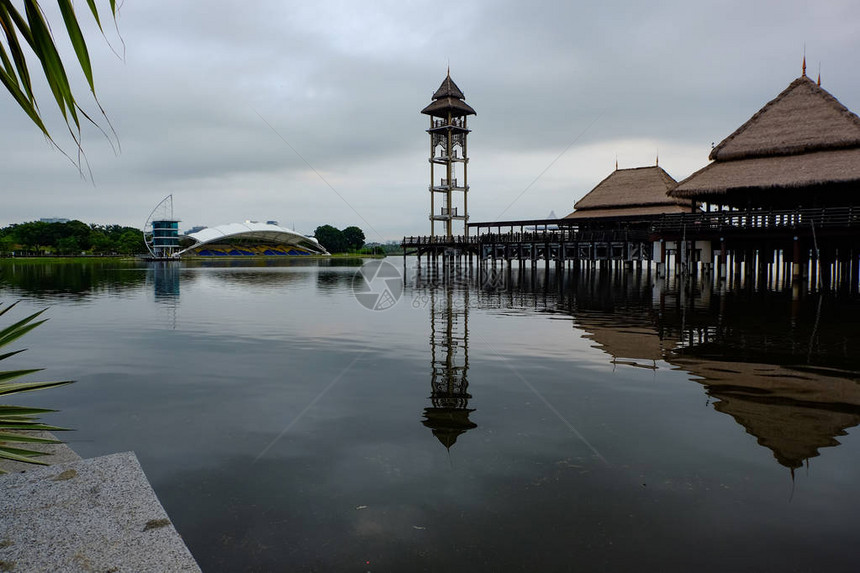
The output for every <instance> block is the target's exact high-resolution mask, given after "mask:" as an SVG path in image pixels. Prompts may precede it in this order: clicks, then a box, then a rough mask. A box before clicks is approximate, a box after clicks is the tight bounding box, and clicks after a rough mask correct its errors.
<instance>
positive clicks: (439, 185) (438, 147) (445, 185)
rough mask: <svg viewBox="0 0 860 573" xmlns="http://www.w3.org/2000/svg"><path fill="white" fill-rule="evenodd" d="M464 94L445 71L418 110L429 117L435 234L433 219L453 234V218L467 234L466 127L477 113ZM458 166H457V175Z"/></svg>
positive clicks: (432, 228)
mask: <svg viewBox="0 0 860 573" xmlns="http://www.w3.org/2000/svg"><path fill="white" fill-rule="evenodd" d="M465 97H466V96H464V95H463V92H462V91H460V88H458V87H457V84H455V83H454V80H452V79H451V70H448V76H447V77H446V78H445V81H443V82H442V85H441V86H439V89H438V90H436V93H434V94H433V101H432V102H431V103H430V105H428V106H427V107H425V108H424V109H422V110H421V113H423V114H425V115H429V116H430V129H428V130H427V133H429V134H430V234H431V235H435V234H436V221H440V222H442V223H443V224H444V232H445V236H446V237H452V236H453V235H454V225H453V224H454V221H463V234H464V235H468V234H469V228H468V227H467V226H466V223H467V222H468V221H469V212H468V200H467V195H468V193H469V180H468V178H467V176H466V174H467V171H468V165H469V156H468V154H467V152H466V149H467V148H466V136H467V135H468V134H469V131H470V130H469V129H468V128H467V126H466V117H467V116H470V115H476V114H475V110H474V109H472V107H471V106H470V105H469V104H467V103H466V102H465V101H463V98H465ZM457 165H460V167H459V169H460V171H461V172H460V173H459V174H458V173H457V170H458V168H457ZM437 172H438V177H439V178H438V179H437ZM461 195H462V197H461Z"/></svg>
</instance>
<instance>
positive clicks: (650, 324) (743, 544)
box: [0, 259, 860, 572]
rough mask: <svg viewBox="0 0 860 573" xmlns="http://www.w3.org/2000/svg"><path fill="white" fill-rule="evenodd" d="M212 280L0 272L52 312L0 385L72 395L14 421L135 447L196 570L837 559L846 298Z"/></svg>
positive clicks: (201, 271)
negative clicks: (28, 378)
mask: <svg viewBox="0 0 860 573" xmlns="http://www.w3.org/2000/svg"><path fill="white" fill-rule="evenodd" d="M392 262H394V263H396V264H397V266H398V268H400V267H401V260H400V259H393V260H392ZM219 263H221V264H215V263H212V264H199V263H198V264H195V263H183V264H182V265H178V264H177V265H172V266H171V265H167V266H165V265H160V266H156V265H153V266H142V265H136V264H133V263H121V262H117V261H110V262H104V263H93V264H86V265H80V264H65V265H53V266H50V265H29V264H27V265H20V264H15V265H13V264H5V263H4V264H3V265H0V295H2V296H0V299H2V300H4V301H7V302H9V301H13V300H17V299H21V300H22V301H23V302H22V303H21V304H20V307H21V308H20V309H17V314H16V316H23V315H24V313H25V312H26V311H28V310H31V309H41V308H45V307H48V308H49V309H50V310H49V311H48V313H47V314H48V315H49V316H50V321H49V322H48V323H47V324H46V325H44V326H42V327H40V328H38V329H37V330H35V331H34V332H32V333H31V334H30V335H28V336H27V338H26V339H25V344H26V346H27V347H29V348H30V351H29V352H26V353H24V354H22V355H19V356H16V357H15V358H14V359H10V360H8V361H7V362H8V363H12V362H13V360H14V361H15V362H14V365H13V364H4V367H5V366H8V367H9V368H12V367H14V368H18V367H22V368H24V367H34V366H44V367H46V368H47V371H46V372H44V373H43V374H44V376H43V378H45V379H48V378H50V379H64V378H72V379H75V380H77V383H75V384H73V385H71V386H67V387H63V388H60V389H57V390H53V391H50V392H44V393H37V394H33V395H30V396H26V397H22V398H20V399H19V400H18V402H20V403H23V402H25V401H26V403H28V404H37V405H42V406H47V407H55V408H60V409H61V411H60V412H58V413H56V414H52V415H50V416H49V417H48V421H50V422H52V423H55V424H58V425H62V426H66V427H71V428H74V429H75V430H76V431H75V432H73V433H69V434H66V435H64V437H65V438H66V439H67V440H68V441H69V443H70V445H71V446H72V447H73V448H74V449H75V450H76V451H77V452H78V453H80V454H81V455H82V456H84V457H91V456H97V455H102V454H109V453H114V452H118V451H126V450H133V451H135V452H136V453H137V456H138V458H139V459H140V461H141V464H142V465H143V468H144V470H145V471H146V473H147V475H148V476H149V478H150V481H151V482H152V484H153V487H154V488H155V490H156V492H157V494H158V496H159V498H160V499H161V501H162V503H163V504H164V506H165V508H166V509H167V511H168V513H169V514H170V516H171V518H172V519H173V521H174V523H175V525H176V528H177V529H178V530H179V532H180V533H181V534H182V536H183V537H184V539H185V540H186V542H187V543H188V545H189V547H190V549H191V551H192V553H193V554H194V556H195V557H196V558H197V560H198V561H199V563H200V565H201V566H202V568H203V570H204V571H280V570H283V571H583V570H586V571H591V570H607V571H780V572H784V571H856V570H857V568H858V566H860V565H858V563H857V558H856V557H857V550H856V545H855V543H856V541H855V538H856V532H857V531H858V530H860V511H858V510H860V486H858V485H857V484H858V483H860V440H858V435H857V434H858V432H857V430H856V426H857V424H858V423H860V389H858V381H860V374H858V372H860V354H858V353H860V334H858V327H857V325H858V324H860V322H858V320H860V304H858V301H857V300H856V299H854V298H851V297H849V296H837V295H828V296H825V297H821V296H819V295H814V294H807V295H804V296H802V297H801V298H800V300H795V301H793V300H792V297H791V293H790V292H788V293H760V292H754V291H738V292H720V289H719V288H711V287H710V286H709V285H707V284H697V285H694V287H693V288H691V289H685V288H679V287H678V285H677V284H673V283H670V284H663V282H662V281H657V280H656V279H655V278H654V277H651V276H648V275H637V274H618V273H615V274H597V275H590V274H577V275H573V274H570V273H556V272H554V271H549V272H547V271H544V270H543V269H537V270H536V271H534V272H533V271H531V270H524V271H519V272H518V271H517V270H516V269H515V270H514V271H512V272H511V273H506V272H501V273H499V274H497V275H490V276H487V275H482V276H477V275H475V274H473V275H469V274H468V273H464V274H462V275H459V276H454V277H448V278H445V277H440V276H438V275H435V276H434V275H432V274H431V273H430V272H429V270H428V269H426V268H425V269H423V271H422V272H421V273H416V272H414V271H413V270H412V265H413V262H412V261H410V262H409V267H410V268H409V269H408V270H407V272H406V279H405V284H404V291H403V295H402V297H401V298H400V300H399V302H398V303H397V304H396V305H395V306H393V307H392V308H390V309H388V310H385V311H369V310H367V309H365V308H364V307H363V306H362V305H361V304H359V303H358V302H357V301H356V299H355V297H354V296H353V291H352V282H353V276H354V274H355V272H356V270H357V269H358V268H359V266H360V265H361V264H362V261H342V260H339V261H322V262H315V261H289V262H287V261H285V262H279V263H278V264H275V263H268V264H266V263H261V264H254V263H247V262H244V261H243V262H241V263H235V264H230V263H224V262H220V261H219ZM372 287H373V288H374V289H378V288H380V286H379V283H374V285H372Z"/></svg>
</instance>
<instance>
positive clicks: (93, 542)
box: [0, 452, 200, 573]
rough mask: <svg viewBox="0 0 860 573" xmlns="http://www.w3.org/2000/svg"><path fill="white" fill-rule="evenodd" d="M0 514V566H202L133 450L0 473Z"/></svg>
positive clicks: (1, 568)
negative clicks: (172, 519)
mask: <svg viewBox="0 0 860 573" xmlns="http://www.w3.org/2000/svg"><path fill="white" fill-rule="evenodd" d="M0 516H2V518H0V571H28V572H31V571H32V572H37V571H45V572H54V571H68V572H90V571H99V572H103V573H105V572H121V571H134V572H148V571H152V572H159V573H161V572H165V573H168V572H179V571H189V572H199V571H200V568H199V567H198V565H197V563H196V562H195V560H194V557H192V555H191V553H190V552H189V551H188V548H187V547H186V546H185V544H184V543H183V541H182V538H181V537H180V536H179V534H178V533H177V532H176V529H174V527H173V524H172V523H171V522H170V519H169V518H168V517H167V513H165V511H164V508H163V507H162V506H161V503H160V502H159V501H158V498H157V497H156V495H155V492H154V491H153V490H152V487H151V486H150V485H149V481H147V479H146V475H144V473H143V469H141V467H140V464H139V463H138V461H137V457H136V456H135V455H134V453H132V452H125V453H120V454H112V455H109V456H102V457H99V458H92V459H88V460H80V461H72V462H67V463H61V464H56V465H52V466H48V467H39V466H31V467H30V468H28V471H26V472H24V473H16V474H7V475H0Z"/></svg>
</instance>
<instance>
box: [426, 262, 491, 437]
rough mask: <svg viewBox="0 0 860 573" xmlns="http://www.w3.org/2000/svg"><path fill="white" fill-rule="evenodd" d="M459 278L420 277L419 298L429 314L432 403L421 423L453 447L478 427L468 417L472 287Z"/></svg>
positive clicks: (448, 276)
mask: <svg viewBox="0 0 860 573" xmlns="http://www.w3.org/2000/svg"><path fill="white" fill-rule="evenodd" d="M458 283H459V281H458V280H457V279H456V277H453V276H450V275H444V274H441V275H440V274H438V273H434V274H433V275H431V276H430V277H427V278H426V279H425V280H422V278H421V277H419V278H418V281H417V285H416V286H418V287H419V288H418V290H419V292H420V294H419V295H418V297H417V298H416V301H420V302H421V304H426V306H427V309H428V311H429V314H430V367H431V375H430V402H431V403H432V406H430V407H429V408H425V409H424V419H423V420H422V424H424V425H425V426H426V427H428V428H430V429H431V430H432V431H433V435H434V436H436V439H438V440H439V441H440V442H441V443H442V445H443V446H445V448H447V449H450V448H451V446H453V445H454V444H455V443H456V442H457V438H459V437H460V436H461V435H462V434H463V433H465V432H467V431H468V430H471V429H473V428H477V427H478V426H477V424H475V423H474V422H472V421H471V420H470V419H469V415H470V414H471V413H472V412H474V411H475V410H474V408H469V400H470V399H471V398H472V396H471V395H470V394H469V391H468V390H469V382H468V373H469V289H468V285H467V284H462V283H460V284H458Z"/></svg>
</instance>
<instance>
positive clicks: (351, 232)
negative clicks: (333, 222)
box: [341, 227, 365, 251]
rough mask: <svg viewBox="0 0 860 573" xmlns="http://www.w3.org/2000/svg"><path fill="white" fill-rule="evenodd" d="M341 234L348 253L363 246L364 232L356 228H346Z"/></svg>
mask: <svg viewBox="0 0 860 573" xmlns="http://www.w3.org/2000/svg"><path fill="white" fill-rule="evenodd" d="M341 232H342V233H343V238H344V240H345V241H346V245H347V247H348V248H349V250H350V251H357V250H359V249H361V248H362V247H363V246H364V241H365V238H364V231H362V230H361V229H359V228H358V227H347V228H346V229H344V230H343V231H341Z"/></svg>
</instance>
